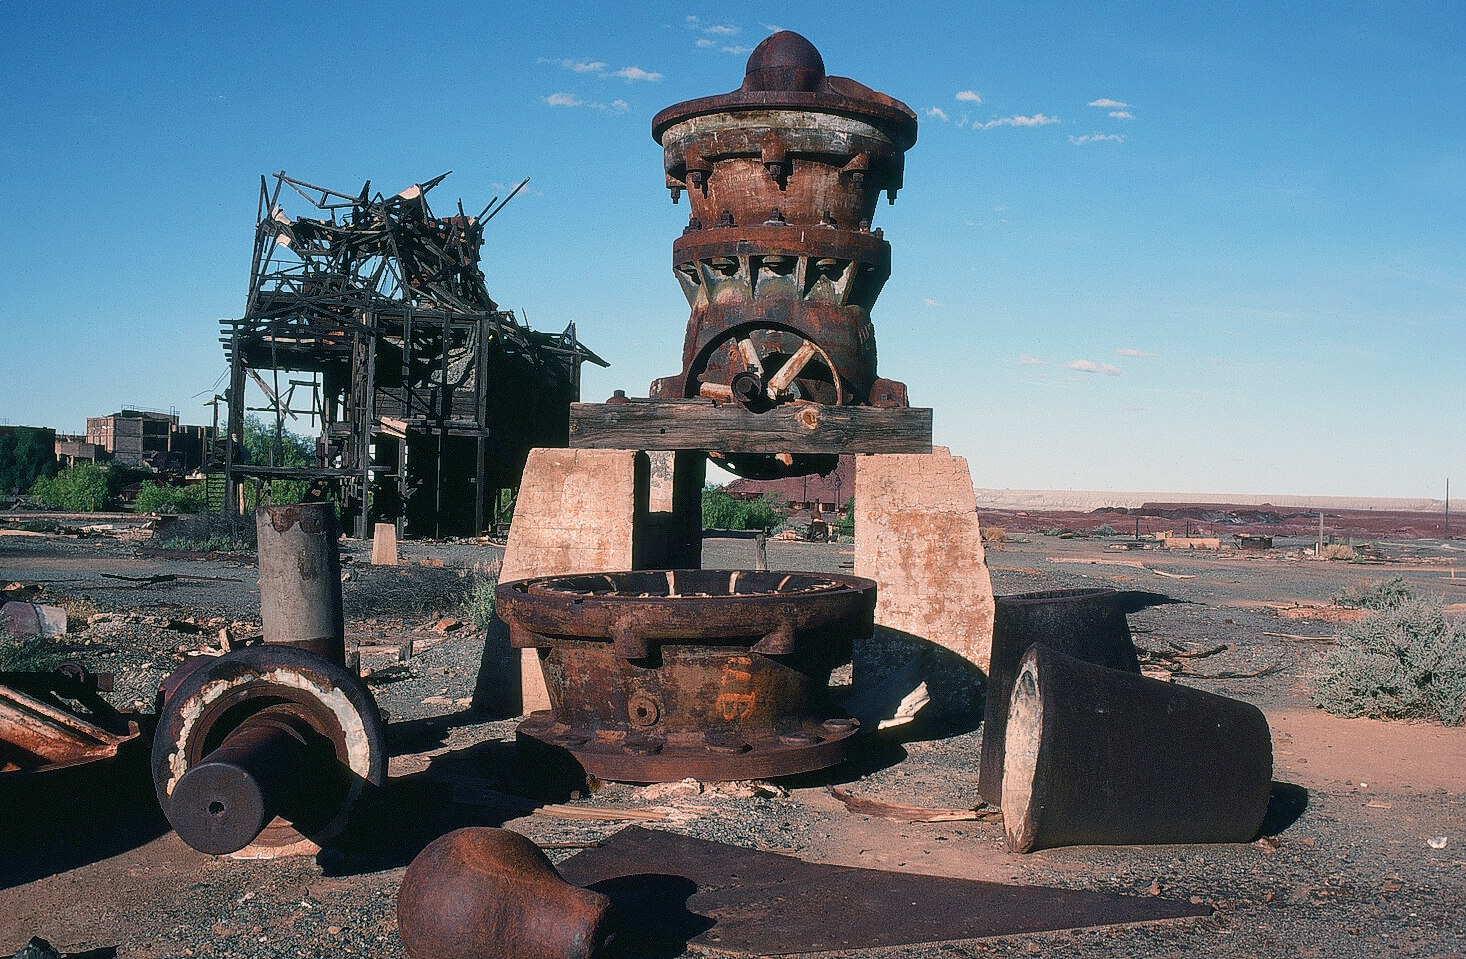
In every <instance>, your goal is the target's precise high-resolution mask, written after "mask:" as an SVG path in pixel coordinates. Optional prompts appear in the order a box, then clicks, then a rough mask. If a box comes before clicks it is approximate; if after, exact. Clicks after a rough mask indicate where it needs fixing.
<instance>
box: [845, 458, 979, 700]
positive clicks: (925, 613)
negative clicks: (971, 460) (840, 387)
mask: <svg viewBox="0 0 1466 959" xmlns="http://www.w3.org/2000/svg"><path fill="white" fill-rule="evenodd" d="M855 575H857V576H865V577H868V578H870V579H873V580H875V581H876V584H877V585H878V587H879V590H878V592H877V600H876V635H875V637H874V638H873V639H872V641H871V642H870V643H869V644H865V645H864V647H861V646H857V648H856V651H855V667H854V668H855V683H856V685H857V687H859V686H863V685H865V684H866V683H869V682H874V681H878V680H879V679H881V678H882V677H884V676H885V675H887V674H889V673H890V672H892V671H893V670H895V669H898V668H900V667H901V666H903V665H905V664H906V663H908V662H910V661H911V659H912V658H913V657H916V656H920V657H921V659H922V661H923V669H922V674H923V678H924V679H925V680H926V682H927V686H928V690H929V692H930V693H931V696H932V705H931V707H929V708H930V709H932V710H934V711H936V712H940V713H946V714H953V713H956V714H962V715H966V716H969V718H971V719H973V720H974V721H976V719H978V718H980V715H979V714H978V713H977V710H978V707H979V705H980V703H981V701H982V697H981V690H982V684H983V681H984V679H985V674H986V672H987V669H988V659H989V654H990V651H991V648H992V635H993V586H992V580H991V578H990V577H989V575H988V568H987V562H986V560H985V557H984V552H983V546H982V536H981V533H980V531H979V529H978V523H977V500H976V497H975V495H974V493H973V489H972V476H971V474H970V473H969V471H968V468H967V460H966V459H965V458H963V457H960V456H953V455H952V454H951V453H950V452H949V451H948V450H946V449H945V448H942V447H935V448H934V449H933V451H932V452H931V453H929V454H921V453H911V454H906V453H903V454H881V455H873V456H857V457H856V458H855Z"/></svg>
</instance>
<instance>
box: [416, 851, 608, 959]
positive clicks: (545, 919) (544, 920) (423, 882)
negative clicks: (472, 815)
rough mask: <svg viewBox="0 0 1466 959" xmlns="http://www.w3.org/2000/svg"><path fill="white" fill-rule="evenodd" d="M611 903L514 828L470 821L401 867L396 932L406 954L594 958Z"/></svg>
mask: <svg viewBox="0 0 1466 959" xmlns="http://www.w3.org/2000/svg"><path fill="white" fill-rule="evenodd" d="M610 908H611V900H610V899H608V898H606V897H605V896H603V895H601V894H600V893H597V892H591V891H590V890H588V889H581V888H580V887H579V886H572V885H570V883H568V882H566V881H565V880H563V879H561V878H560V874H559V873H558V872H556V871H555V867H554V866H553V865H551V864H550V860H549V859H547V858H545V854H544V853H543V852H541V851H540V849H539V847H538V846H536V845H535V844H534V843H533V842H530V841H529V840H528V839H526V838H524V837H523V836H521V835H519V834H518V833H515V832H510V831H509V830H507V829H491V828H489V827H486V826H470V827H468V828H465V829H456V830H454V831H453V832H450V833H448V835H446V836H443V837H441V838H439V839H436V840H434V841H433V842H432V843H430V844H428V846H427V848H425V849H423V851H422V852H420V853H418V855H417V858H416V859H414V860H413V861H412V864H411V865H410V866H408V867H407V872H406V874H405V875H403V877H402V889H401V891H399V892H398V894H397V930H398V933H399V935H401V936H402V944H403V946H404V947H406V949H407V954H408V956H410V957H411V959H595V957H596V956H599V955H601V953H602V949H603V948H604V946H605V945H606V943H607V942H608V941H609V939H610V936H611V934H612V921H611V915H610Z"/></svg>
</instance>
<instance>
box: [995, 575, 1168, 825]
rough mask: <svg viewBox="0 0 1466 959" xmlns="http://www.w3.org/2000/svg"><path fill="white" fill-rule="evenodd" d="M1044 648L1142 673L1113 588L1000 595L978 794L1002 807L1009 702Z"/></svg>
mask: <svg viewBox="0 0 1466 959" xmlns="http://www.w3.org/2000/svg"><path fill="white" fill-rule="evenodd" d="M1034 643H1043V644H1044V645H1045V646H1048V647H1050V648H1052V649H1056V650H1058V651H1059V652H1061V653H1065V654H1067V655H1069V656H1074V657H1076V658H1078V659H1082V660H1084V661H1085V662H1090V663H1096V664H1098V665H1100V666H1108V667H1110V668H1111V669H1119V670H1123V671H1125V672H1129V673H1138V672H1140V662H1139V660H1138V659H1137V658H1136V655H1135V643H1134V642H1132V641H1131V638H1130V623H1129V621H1128V620H1127V619H1126V618H1125V610H1124V609H1123V608H1122V607H1121V604H1120V594H1119V592H1118V591H1116V590H1113V589H1107V588H1101V589H1049V590H1042V591H1040V592H1033V593H1016V594H1013V595H1010V596H999V597H998V598H997V599H996V600H995V602H994V611H993V646H992V653H991V657H990V660H989V665H988V684H987V695H986V702H985V703H984V706H983V720H982V759H981V762H980V764H979V769H980V772H979V776H978V783H977V791H978V795H980V796H981V797H982V798H983V800H984V801H985V802H987V803H989V804H991V805H994V806H996V805H997V804H998V803H999V802H1001V801H1002V797H1003V737H1004V736H1005V734H1006V731H1007V728H1008V700H1009V698H1010V697H1011V696H1012V695H1013V683H1014V681H1015V680H1016V679H1017V678H1018V666H1019V664H1020V663H1021V662H1022V660H1023V654H1024V653H1026V652H1028V648H1029V647H1030V646H1032V645H1033V644H1034Z"/></svg>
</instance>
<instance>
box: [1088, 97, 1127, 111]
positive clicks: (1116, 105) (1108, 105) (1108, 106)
mask: <svg viewBox="0 0 1466 959" xmlns="http://www.w3.org/2000/svg"><path fill="white" fill-rule="evenodd" d="M1089 105H1090V106H1092V107H1100V108H1101V109H1105V110H1123V109H1125V108H1126V107H1128V106H1129V105H1130V104H1128V103H1125V102H1123V101H1120V100H1111V99H1110V98H1109V97H1101V98H1100V99H1098V100H1091V101H1089Z"/></svg>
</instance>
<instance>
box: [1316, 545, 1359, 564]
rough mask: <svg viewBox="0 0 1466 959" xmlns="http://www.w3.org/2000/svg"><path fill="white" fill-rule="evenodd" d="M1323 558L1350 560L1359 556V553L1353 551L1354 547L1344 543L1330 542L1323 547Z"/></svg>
mask: <svg viewBox="0 0 1466 959" xmlns="http://www.w3.org/2000/svg"><path fill="white" fill-rule="evenodd" d="M1323 558H1324V559H1342V560H1344V561H1346V562H1352V561H1353V560H1356V559H1358V558H1359V554H1358V553H1356V552H1355V551H1354V547H1352V546H1349V545H1347V544H1345V543H1330V544H1328V545H1327V546H1325V547H1324V548H1323Z"/></svg>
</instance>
